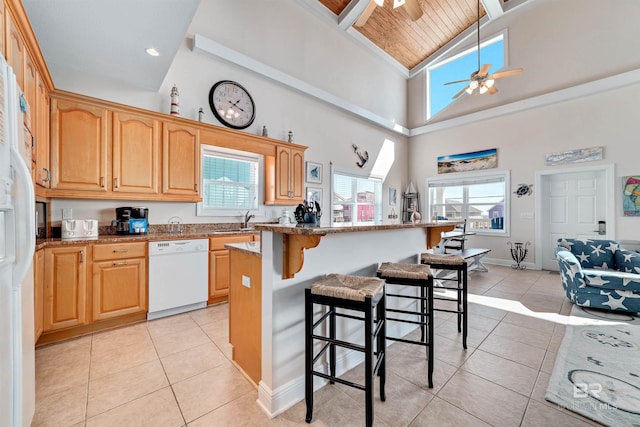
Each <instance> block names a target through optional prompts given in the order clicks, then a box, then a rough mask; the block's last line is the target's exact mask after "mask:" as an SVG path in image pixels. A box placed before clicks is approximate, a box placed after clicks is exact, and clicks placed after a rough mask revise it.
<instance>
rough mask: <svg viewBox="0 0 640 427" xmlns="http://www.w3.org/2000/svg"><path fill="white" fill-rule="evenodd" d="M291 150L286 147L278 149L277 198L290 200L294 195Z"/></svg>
mask: <svg viewBox="0 0 640 427" xmlns="http://www.w3.org/2000/svg"><path fill="white" fill-rule="evenodd" d="M290 168H291V150H290V149H289V148H286V147H278V148H277V149H276V199H279V200H288V199H291V197H292V196H293V194H292V192H291V179H290V173H289V169H290Z"/></svg>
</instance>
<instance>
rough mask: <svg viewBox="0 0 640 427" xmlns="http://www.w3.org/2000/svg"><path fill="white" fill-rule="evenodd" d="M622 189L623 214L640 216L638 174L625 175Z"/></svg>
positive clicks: (639, 180)
mask: <svg viewBox="0 0 640 427" xmlns="http://www.w3.org/2000/svg"><path fill="white" fill-rule="evenodd" d="M622 179H623V190H622V210H623V211H624V216H640V175H636V176H625V177H623V178H622Z"/></svg>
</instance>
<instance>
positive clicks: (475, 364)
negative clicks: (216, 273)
mask: <svg viewBox="0 0 640 427" xmlns="http://www.w3.org/2000/svg"><path fill="white" fill-rule="evenodd" d="M469 292H470V301H472V302H471V304H470V305H469V313H470V314H469V335H468V349H467V350H466V351H465V350H463V349H462V344H461V339H460V335H459V334H458V331H457V324H456V319H455V317H454V315H453V314H449V313H442V312H436V321H435V330H436V337H435V358H436V360H435V374H434V388H433V389H429V388H427V384H426V375H425V373H426V369H427V363H426V360H425V358H424V349H423V348H422V347H418V346H413V345H408V344H403V343H393V344H391V345H390V347H389V349H388V352H387V355H388V361H387V367H388V369H387V371H388V373H387V389H386V391H387V393H386V394H387V400H386V402H380V400H379V395H378V394H377V393H378V390H377V389H378V386H377V382H376V399H377V400H376V402H375V424H376V425H378V426H394V427H395V426H426V425H436V426H486V425H494V426H518V425H520V426H548V425H554V426H589V425H597V424H596V423H594V422H592V421H590V420H587V419H586V418H583V417H581V416H579V415H577V414H575V413H572V412H569V411H566V410H564V409H561V408H559V407H557V406H556V405H554V404H552V403H550V402H547V401H545V399H544V394H545V391H546V386H547V383H548V381H549V377H550V374H551V371H552V368H553V364H554V361H555V357H556V352H557V350H558V347H559V345H560V342H561V341H562V337H563V335H564V326H563V324H562V322H563V319H566V315H568V313H569V311H570V309H571V304H570V303H569V302H568V301H567V300H566V298H565V297H564V295H563V293H562V289H561V285H560V278H559V276H558V275H557V274H553V273H550V272H548V271H530V270H525V271H515V270H512V269H511V268H508V267H497V266H491V268H490V271H489V272H488V273H477V272H472V273H471V274H470V281H469ZM549 319H551V320H549ZM228 326H229V319H228V306H227V305H226V304H221V305H217V306H212V307H209V308H206V309H202V310H198V311H193V312H190V313H185V314H181V315H177V316H172V317H168V318H163V319H158V320H154V321H151V322H146V323H139V324H136V325H132V326H127V327H123V328H119V329H114V330H110V331H106V332H100V333H95V334H93V335H89V336H84V337H81V338H77V339H72V340H68V341H65V342H61V343H58V344H53V345H49V346H46V347H42V348H39V349H38V350H37V351H36V384H37V390H36V396H37V398H36V414H35V417H34V422H33V425H34V426H73V427H75V426H87V427H89V426H90V427H94V426H118V427H122V426H154V427H155V426H185V425H188V426H194V427H196V426H198V427H200V426H240V425H242V426H264V425H275V426H290V425H306V423H305V422H304V416H305V405H304V402H300V403H298V404H296V405H295V406H293V407H292V408H291V409H289V410H288V411H286V412H285V413H283V414H281V415H280V416H278V417H276V418H274V419H269V418H268V417H267V416H266V415H265V414H264V413H263V412H262V410H261V409H260V408H259V407H258V405H257V404H256V399H257V391H256V389H255V388H254V387H253V386H252V385H251V383H249V382H248V381H247V380H246V379H245V377H244V376H243V375H242V374H241V373H240V372H239V371H238V369H237V368H236V367H235V366H234V365H233V364H232V363H231V361H230V359H231V346H230V344H229V343H228ZM361 374H362V366H359V367H356V368H355V369H353V370H351V371H349V372H347V373H345V374H344V375H343V377H345V378H351V379H353V380H360V379H361V377H359V375H361ZM363 424H364V393H363V392H361V391H359V390H356V389H352V388H349V387H346V386H343V385H339V384H336V385H327V386H325V387H323V388H322V389H320V390H319V391H317V392H316V393H315V408H314V418H313V423H312V425H316V426H351V425H353V426H359V425H363Z"/></svg>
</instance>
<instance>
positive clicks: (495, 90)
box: [487, 86, 498, 95]
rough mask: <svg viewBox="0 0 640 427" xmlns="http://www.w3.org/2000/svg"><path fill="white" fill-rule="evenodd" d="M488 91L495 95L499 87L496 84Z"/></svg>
mask: <svg viewBox="0 0 640 427" xmlns="http://www.w3.org/2000/svg"><path fill="white" fill-rule="evenodd" d="M487 92H489V95H495V94H496V93H498V88H497V87H495V86H491V87H490V88H489V89H488V90H487Z"/></svg>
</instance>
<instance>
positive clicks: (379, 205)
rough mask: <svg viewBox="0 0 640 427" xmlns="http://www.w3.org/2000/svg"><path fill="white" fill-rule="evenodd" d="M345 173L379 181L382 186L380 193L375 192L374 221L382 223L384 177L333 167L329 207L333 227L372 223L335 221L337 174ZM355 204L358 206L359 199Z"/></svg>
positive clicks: (368, 223)
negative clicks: (334, 199)
mask: <svg viewBox="0 0 640 427" xmlns="http://www.w3.org/2000/svg"><path fill="white" fill-rule="evenodd" d="M336 174H338V175H343V176H349V177H351V178H359V179H366V180H374V181H379V186H380V194H375V193H374V203H373V206H374V211H373V212H374V218H373V223H374V224H382V214H383V212H382V210H383V202H382V199H383V195H382V193H383V192H384V189H383V186H384V185H383V184H384V177H382V176H377V175H373V174H368V175H366V174H358V173H354V172H353V171H350V170H343V169H336V168H331V194H330V199H329V209H330V210H331V216H330V221H331V222H330V224H331V226H332V227H340V226H343V225H344V226H359V225H371V223H370V222H366V223H359V222H357V223H354V222H353V221H351V222H349V223H344V222H335V221H334V219H335V218H334V212H333V195H334V192H335V179H334V177H335V175H336ZM353 204H354V205H355V206H358V203H357V200H356V201H355V202H354V203H353Z"/></svg>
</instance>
